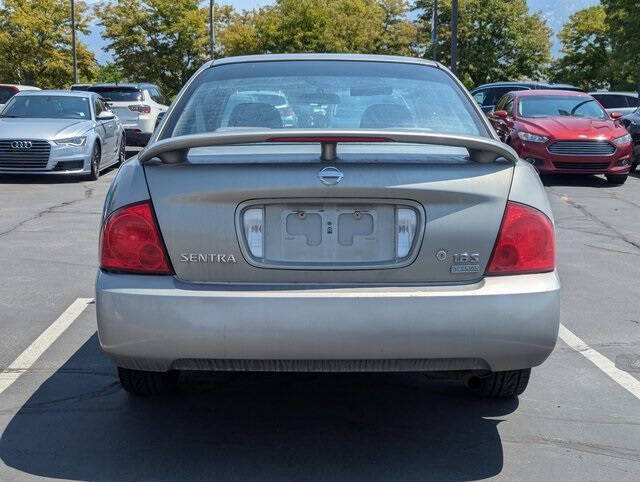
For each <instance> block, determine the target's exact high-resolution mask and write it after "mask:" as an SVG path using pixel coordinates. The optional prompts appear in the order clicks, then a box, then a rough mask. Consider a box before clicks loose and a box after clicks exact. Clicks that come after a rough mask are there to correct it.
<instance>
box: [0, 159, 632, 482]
mask: <svg viewBox="0 0 640 482" xmlns="http://www.w3.org/2000/svg"><path fill="white" fill-rule="evenodd" d="M114 175H115V171H113V170H112V171H110V172H106V173H104V174H103V177H101V178H100V180H99V181H97V182H71V181H67V180H50V179H37V178H36V179H33V178H29V179H22V178H0V270H1V275H0V280H1V281H0V372H2V373H1V374H0V434H1V438H0V480H14V479H19V480H23V479H31V478H36V477H46V478H56V479H76V480H113V479H136V480H145V479H154V480H161V479H165V480H185V479H217V480H318V479H319V480H385V481H387V480H428V479H438V480H444V479H457V480H460V479H463V480H469V479H482V478H488V477H496V478H504V479H516V480H611V479H615V480H634V481H635V480H640V389H638V387H639V386H640V385H639V383H640V287H639V285H640V175H638V174H634V175H633V176H631V177H630V178H629V180H628V182H627V183H626V184H625V185H624V186H620V187H611V186H608V185H607V184H606V182H605V180H604V178H600V177H597V176H587V177H573V176H568V177H551V178H546V179H545V184H546V185H547V191H548V193H549V197H550V199H551V202H552V205H553V209H554V213H555V217H556V222H557V237H558V260H559V271H560V275H561V278H562V282H563V292H562V315H561V320H562V325H563V328H562V329H561V334H562V335H563V336H562V338H563V340H564V341H563V340H559V341H558V345H557V347H556V350H555V351H554V353H553V354H552V356H551V357H550V358H549V360H547V362H546V363H545V364H543V365H542V366H541V367H539V368H537V369H534V370H533V375H532V381H531V383H530V385H529V388H528V390H527V391H526V392H525V393H524V395H523V396H521V397H520V398H519V399H518V400H506V401H500V402H495V401H485V400H480V399H476V398H475V397H473V396H469V395H468V394H467V393H466V391H465V390H464V389H463V388H462V387H461V386H459V385H457V384H454V383H449V382H444V381H437V380H426V379H425V378H424V377H423V376H421V375H414V374H408V375H391V374H385V375H326V374H323V375H269V374H261V375H258V374H232V375H219V374H216V375H212V374H198V373H190V374H187V375H186V376H185V377H184V378H183V380H182V384H181V386H180V389H179V391H178V392H177V393H175V394H172V395H170V396H167V397H163V398H155V399H136V398H132V397H130V396H128V395H127V394H126V393H125V392H124V391H123V390H122V389H121V388H120V385H119V383H118V381H117V376H116V370H115V367H114V366H113V365H112V364H111V363H110V361H109V360H108V359H107V358H106V357H105V356H104V355H103V354H102V353H101V351H100V349H99V346H98V341H97V335H96V326H95V310H94V306H93V304H92V298H93V282H94V277H95V271H96V266H97V242H98V223H99V219H100V212H101V209H102V204H103V201H104V196H105V193H106V191H107V189H108V186H109V183H110V181H111V180H112V179H113V177H114ZM54 322H56V323H57V325H56V326H58V329H59V330H58V331H59V332H60V333H61V334H60V336H59V337H57V334H49V332H46V331H45V330H47V329H48V328H49V327H51V326H53V325H52V324H53V323H54ZM67 325H68V328H66V326H67ZM60 326H62V327H63V328H66V329H63V328H60ZM43 332H44V336H43ZM54 335H55V336H54ZM578 338H579V339H578ZM34 341H37V343H36V344H35V348H34ZM567 342H568V343H567ZM30 350H31V351H30ZM38 350H40V351H41V352H42V356H40V357H37V354H38V353H39V351H38ZM634 357H636V358H635V359H634ZM634 360H635V365H634ZM616 367H617V368H616ZM3 380H4V381H3ZM3 383H4V384H3Z"/></svg>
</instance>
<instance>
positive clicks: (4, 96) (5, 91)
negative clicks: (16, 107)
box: [0, 87, 16, 104]
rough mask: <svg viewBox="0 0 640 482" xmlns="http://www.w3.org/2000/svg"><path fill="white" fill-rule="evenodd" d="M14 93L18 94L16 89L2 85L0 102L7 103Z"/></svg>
mask: <svg viewBox="0 0 640 482" xmlns="http://www.w3.org/2000/svg"><path fill="white" fill-rule="evenodd" d="M14 95H16V91H15V89H12V88H11V87H0V104H6V103H7V101H8V100H9V99H11V97H13V96H14Z"/></svg>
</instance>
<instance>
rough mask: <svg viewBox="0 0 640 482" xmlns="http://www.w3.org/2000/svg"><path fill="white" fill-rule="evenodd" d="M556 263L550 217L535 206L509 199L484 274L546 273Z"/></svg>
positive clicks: (551, 269)
mask: <svg viewBox="0 0 640 482" xmlns="http://www.w3.org/2000/svg"><path fill="white" fill-rule="evenodd" d="M555 266H556V249H555V237H554V233H553V225H552V224H551V220H550V219H549V218H548V217H547V216H546V215H545V214H544V213H542V212H541V211H538V210H537V209H535V208H532V207H530V206H526V205H524V204H519V203H515V202H508V203H507V208H506V210H505V213H504V218H503V219H502V226H501V227H500V233H498V239H497V240H496V245H495V247H494V248H493V254H492V255H491V260H490V261H489V266H488V268H487V275H508V274H526V273H545V272H548V271H553V270H554V269H555Z"/></svg>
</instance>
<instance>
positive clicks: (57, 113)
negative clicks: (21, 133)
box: [0, 95, 91, 120]
mask: <svg viewBox="0 0 640 482" xmlns="http://www.w3.org/2000/svg"><path fill="white" fill-rule="evenodd" d="M0 117H16V118H21V119H31V118H33V119H87V120H88V119H91V110H90V108H89V98H88V97H71V96H68V95H67V96H62V95H60V96H58V95H19V96H17V97H14V98H13V99H12V100H11V102H10V103H9V104H7V106H6V108H5V109H4V110H3V111H2V114H1V115H0Z"/></svg>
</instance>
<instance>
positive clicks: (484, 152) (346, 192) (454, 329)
mask: <svg viewBox="0 0 640 482" xmlns="http://www.w3.org/2000/svg"><path fill="white" fill-rule="evenodd" d="M256 91H269V92H278V93H280V94H282V95H283V96H284V97H286V98H287V99H288V102H289V104H290V107H291V110H292V111H293V112H294V114H295V116H290V117H292V118H295V122H296V125H295V126H294V127H293V128H291V127H286V128H285V127H284V121H283V118H282V113H281V112H280V111H279V110H278V109H277V108H276V107H274V106H273V105H272V104H271V103H268V102H263V101H261V100H260V99H259V98H257V97H256V96H251V95H243V93H250V92H256ZM559 289H560V283H559V281H558V276H557V273H556V260H555V241H554V226H553V218H552V214H551V209H550V207H549V202H548V200H547V197H546V194H545V191H544V189H543V186H542V184H541V182H540V180H539V178H538V176H537V174H536V172H535V170H534V169H533V168H532V167H531V166H530V165H529V164H527V163H525V162H523V161H521V160H520V159H518V157H517V155H516V154H515V152H514V151H513V150H512V149H511V148H509V147H508V146H506V145H505V144H502V143H500V142H499V140H498V138H497V136H496V134H495V132H494V131H493V130H492V128H491V126H490V125H489V124H488V122H487V120H486V118H485V117H484V115H483V114H482V112H481V111H480V109H479V108H478V107H477V105H476V104H475V102H474V101H473V99H472V98H471V97H470V96H469V94H468V93H467V91H466V90H465V89H464V87H463V86H462V84H461V83H460V82H459V81H458V80H457V79H456V78H455V77H454V76H453V75H452V74H451V72H449V71H448V70H447V69H446V68H444V67H442V66H441V65H439V64H437V63H433V62H429V61H425V60H421V59H415V58H403V57H384V56H369V55H332V54H326V55H264V56H249V57H237V58H228V59H222V60H216V61H215V62H213V63H208V64H206V65H204V66H203V67H202V68H201V69H200V70H199V71H198V72H197V73H196V74H195V75H194V76H193V78H192V79H191V80H190V81H189V82H188V83H187V85H186V86H185V87H184V88H183V89H182V91H181V92H180V93H179V95H178V96H177V98H176V100H175V101H174V103H173V105H172V107H171V108H170V110H169V111H168V113H167V115H166V116H165V118H164V119H163V121H162V123H161V124H160V126H159V128H158V129H157V130H156V132H155V134H154V136H153V137H152V139H151V142H150V143H149V145H148V146H147V147H146V148H145V149H144V150H143V151H142V152H141V153H140V154H139V155H138V156H137V157H135V158H132V159H131V160H129V161H128V162H126V163H125V164H124V165H123V166H122V168H121V169H120V171H119V172H118V174H117V176H116V178H115V180H114V182H113V184H112V186H111V189H110V191H109V193H108V195H107V198H106V203H105V207H104V215H103V221H102V229H101V241H100V269H99V271H98V277H97V283H96V304H97V317H98V331H99V336H100V343H101V345H102V348H103V349H104V350H105V351H106V353H108V354H109V355H110V356H111V358H112V359H113V360H114V361H115V363H116V364H117V366H118V372H119V376H120V380H121V382H122V385H123V387H124V388H125V389H126V390H128V391H130V392H132V393H135V394H140V395H147V394H154V393H160V392H164V391H167V390H169V389H171V388H173V387H174V386H175V384H176V383H177V380H178V374H179V371H180V370H212V371H278V372H286V371H301V372H405V371H419V372H446V373H444V374H443V373H441V374H440V375H439V376H447V377H455V378H459V379H460V380H463V381H464V382H465V383H466V384H467V386H468V387H469V388H470V389H472V390H474V391H476V392H477V393H480V394H482V395H485V396H488V397H509V396H515V395H518V394H520V393H522V392H523V391H524V389H525V388H526V386H527V383H528V380H529V375H530V371H531V367H534V366H537V365H539V364H540V363H542V362H543V361H544V360H545V359H546V358H547V357H548V356H549V354H550V353H551V351H552V350H553V347H554V345H555V342H556V337H557V333H558V324H559Z"/></svg>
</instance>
